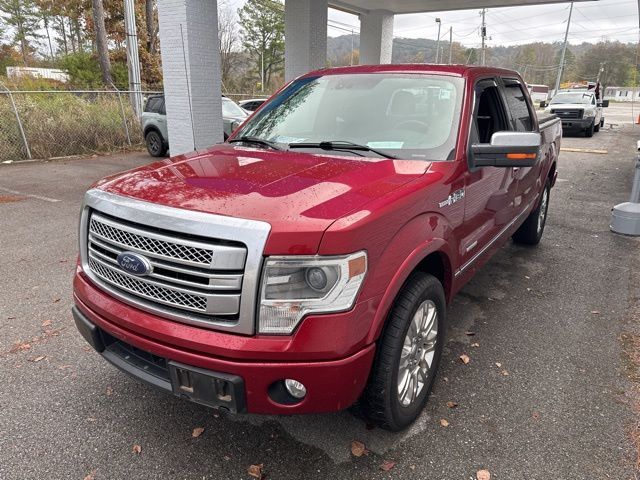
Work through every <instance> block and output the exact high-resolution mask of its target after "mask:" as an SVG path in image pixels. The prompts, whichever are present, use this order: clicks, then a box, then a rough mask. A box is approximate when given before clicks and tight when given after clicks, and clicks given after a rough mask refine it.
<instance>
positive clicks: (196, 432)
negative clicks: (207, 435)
mask: <svg viewBox="0 0 640 480" xmlns="http://www.w3.org/2000/svg"><path fill="white" fill-rule="evenodd" d="M203 433H204V428H203V427H198V428H194V429H193V432H191V436H192V437H193V438H196V437H199V436H200V435H202V434H203Z"/></svg>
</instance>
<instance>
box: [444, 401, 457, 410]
mask: <svg viewBox="0 0 640 480" xmlns="http://www.w3.org/2000/svg"><path fill="white" fill-rule="evenodd" d="M457 406H458V404H457V403H456V402H452V401H451V400H449V401H448V402H447V407H449V408H456V407H457Z"/></svg>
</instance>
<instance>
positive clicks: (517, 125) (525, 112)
mask: <svg viewBox="0 0 640 480" xmlns="http://www.w3.org/2000/svg"><path fill="white" fill-rule="evenodd" d="M503 80H504V96H505V100H506V102H507V107H508V108H509V112H510V113H511V119H512V123H513V128H514V130H515V131H517V132H530V131H532V130H533V122H532V121H531V112H530V111H529V106H528V105H527V97H526V96H525V93H524V89H523V88H522V85H521V84H520V82H519V81H517V80H514V79H510V78H505V79H503Z"/></svg>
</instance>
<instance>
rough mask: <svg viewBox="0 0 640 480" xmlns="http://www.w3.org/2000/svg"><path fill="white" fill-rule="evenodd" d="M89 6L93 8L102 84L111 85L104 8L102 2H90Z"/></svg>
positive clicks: (96, 0)
mask: <svg viewBox="0 0 640 480" xmlns="http://www.w3.org/2000/svg"><path fill="white" fill-rule="evenodd" d="M91 4H92V7H93V26H94V29H95V33H96V50H97V52H98V61H99V63H100V71H101V72H102V82H103V83H104V84H105V85H111V84H112V83H113V79H112V77H111V62H110V60H109V49H108V45H107V30H106V28H105V26H104V7H103V5H102V0H91Z"/></svg>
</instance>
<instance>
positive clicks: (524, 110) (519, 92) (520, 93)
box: [502, 78, 544, 215]
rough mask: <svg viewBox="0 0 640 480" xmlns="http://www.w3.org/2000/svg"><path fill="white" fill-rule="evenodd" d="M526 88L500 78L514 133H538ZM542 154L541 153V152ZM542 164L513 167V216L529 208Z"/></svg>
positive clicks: (536, 118) (516, 81)
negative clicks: (514, 190)
mask: <svg viewBox="0 0 640 480" xmlns="http://www.w3.org/2000/svg"><path fill="white" fill-rule="evenodd" d="M526 91H527V90H526V88H525V87H524V85H522V83H521V82H520V80H518V79H516V78H502V92H503V95H504V100H505V103H506V105H507V109H508V111H509V117H510V123H511V128H510V130H513V131H515V132H536V131H538V117H537V116H536V114H535V111H534V110H533V105H531V103H530V99H529V97H528V95H527V94H526ZM541 153H542V152H541ZM543 163H544V162H541V161H538V162H536V163H535V164H534V165H533V166H532V167H513V168H512V173H513V178H514V181H515V182H516V194H515V197H514V209H515V214H516V215H519V214H521V213H524V211H525V210H526V209H527V208H528V207H530V206H531V203H532V202H533V201H534V200H535V199H536V197H537V195H538V192H539V191H540V189H541V187H540V185H539V183H540V174H541V172H540V169H541V168H542V164H543Z"/></svg>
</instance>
